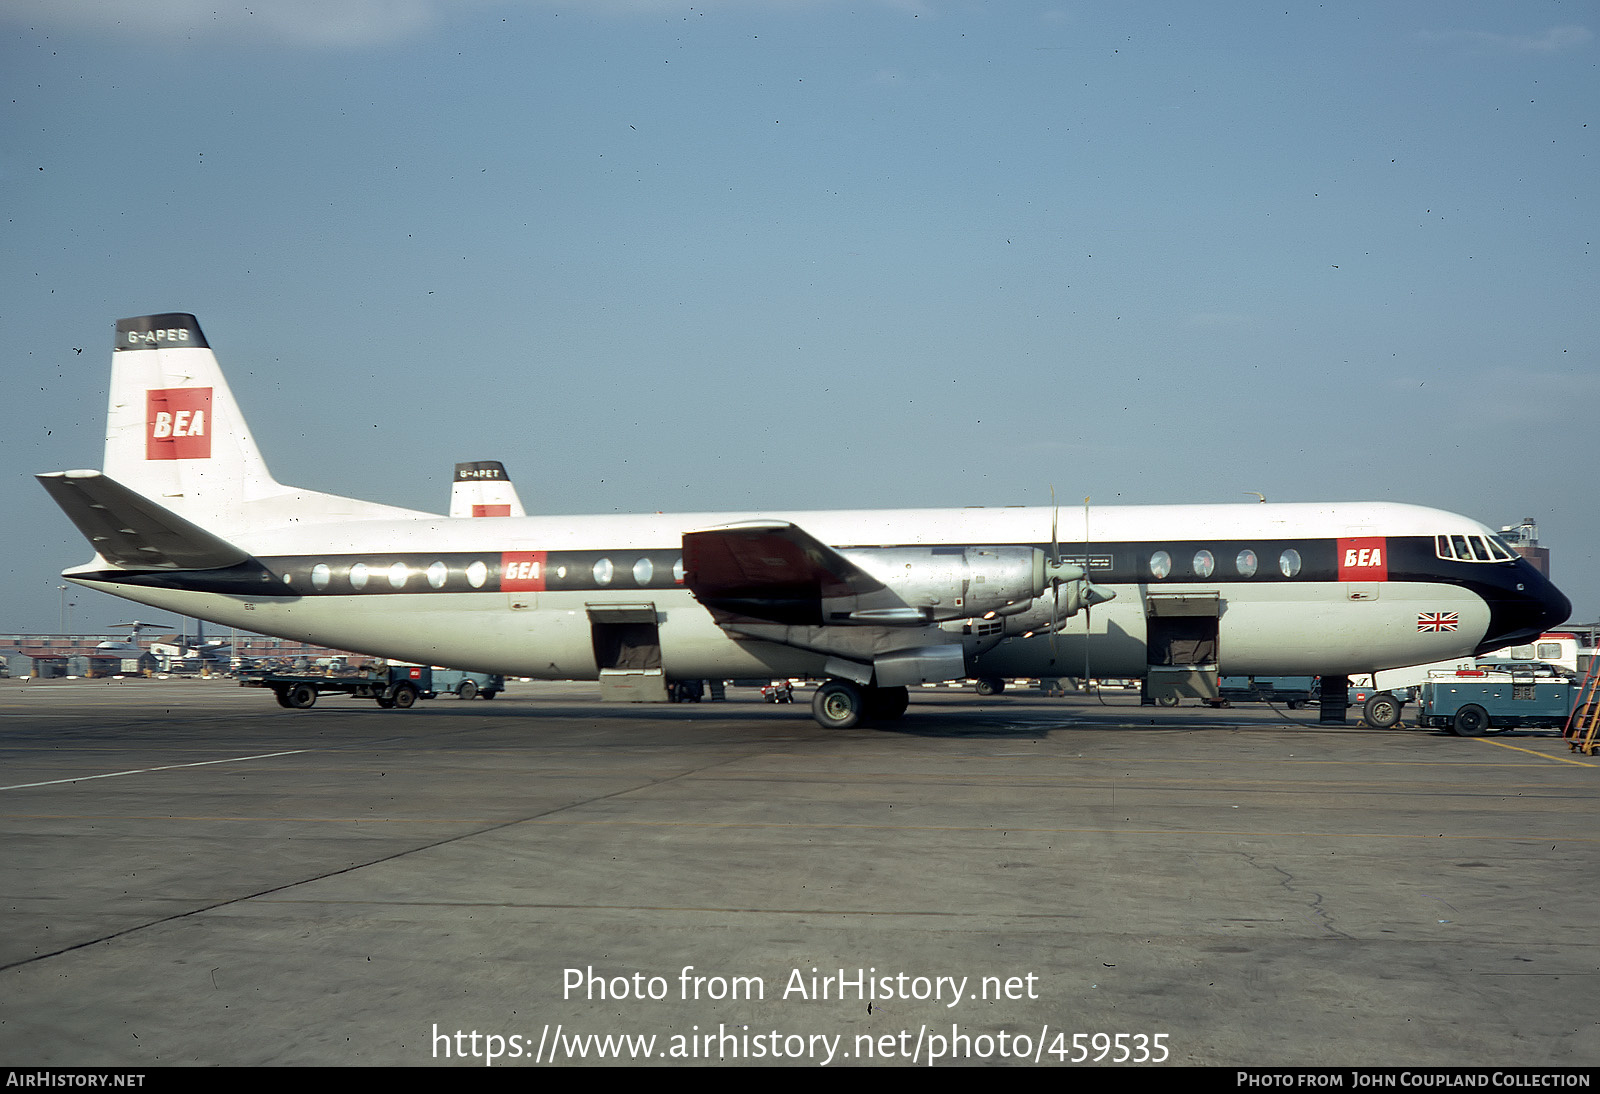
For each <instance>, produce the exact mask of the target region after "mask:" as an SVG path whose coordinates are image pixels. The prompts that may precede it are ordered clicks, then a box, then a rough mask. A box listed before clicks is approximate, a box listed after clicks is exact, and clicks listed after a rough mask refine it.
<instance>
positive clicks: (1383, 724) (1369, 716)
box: [1361, 691, 1401, 729]
mask: <svg viewBox="0 0 1600 1094" xmlns="http://www.w3.org/2000/svg"><path fill="white" fill-rule="evenodd" d="M1400 714H1401V705H1400V700H1398V699H1396V698H1395V697H1394V696H1393V695H1390V694H1389V693H1388V692H1386V691H1380V692H1378V694H1376V695H1369V696H1368V697H1367V702H1366V705H1365V706H1363V707H1362V708H1361V717H1362V720H1363V721H1365V722H1366V723H1367V725H1369V726H1371V727H1372V728H1373V729H1393V728H1394V727H1395V726H1397V725H1399V724H1400Z"/></svg>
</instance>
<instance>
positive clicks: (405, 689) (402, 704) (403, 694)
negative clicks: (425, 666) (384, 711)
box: [391, 684, 417, 710]
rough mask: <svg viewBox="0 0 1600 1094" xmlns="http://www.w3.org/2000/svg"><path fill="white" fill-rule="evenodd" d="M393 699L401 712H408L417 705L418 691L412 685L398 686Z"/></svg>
mask: <svg viewBox="0 0 1600 1094" xmlns="http://www.w3.org/2000/svg"><path fill="white" fill-rule="evenodd" d="M391 698H393V700H394V705H395V706H397V707H399V708H400V709H401V710H408V709H410V708H411V707H414V706H416V704H417V689H416V688H414V687H412V686H411V685H410V684H397V685H396V686H395V689H394V695H393V696H392V697H391Z"/></svg>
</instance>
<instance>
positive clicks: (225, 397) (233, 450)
mask: <svg viewBox="0 0 1600 1094" xmlns="http://www.w3.org/2000/svg"><path fill="white" fill-rule="evenodd" d="M105 473H106V475H107V476H108V477H110V478H112V479H115V480H116V481H117V482H119V483H121V484H122V485H124V486H126V487H128V488H129V489H131V490H133V491H135V492H136V493H139V494H142V495H144V496H145V497H147V498H150V499H151V500H152V501H155V502H157V503H158V504H160V505H161V506H163V507H165V508H167V509H169V510H171V511H172V512H174V513H177V514H178V515H179V516H181V517H183V518H185V519H186V520H189V521H192V522H194V523H195V524H198V525H201V526H202V527H205V528H208V529H211V530H213V531H218V532H221V533H223V534H226V533H227V532H228V531H231V530H239V529H247V528H260V527H272V526H278V525H283V524H289V523H296V522H305V521H312V522H323V521H330V520H348V519H377V518H384V517H407V516H409V517H421V516H428V515H429V514H426V513H417V512H413V511H411V510H407V509H396V508H394V507H391V506H386V505H377V504H374V503H372V502H364V501H357V500H355V499H352V498H341V497H337V496H334V495H331V494H319V493H316V492H314V491H309V490H297V489H295V488H293V487H288V486H284V485H282V484H280V483H279V482H277V481H276V480H275V479H273V477H272V474H271V472H269V471H268V470H267V465H266V462H265V461H264V460H263V459H262V458H261V453H260V451H259V450H258V449H257V448H256V442H255V438H253V437H252V436H251V435H250V427H249V426H248V425H246V424H245V420H244V415H243V414H242V413H241V412H240V410H239V405H238V403H236V402H235V401H234V398H233V392H231V391H230V390H228V382H227V381H226V380H225V379H223V377H222V369H221V367H220V366H219V365H218V364H217V358H216V355H215V354H213V353H212V352H211V347H210V345H209V344H207V342H206V338H205V335H204V334H203V333H202V332H201V330H200V323H199V321H198V320H196V319H195V317H194V316H192V315H187V314H184V313H181V312H173V313H168V314H164V315H141V316H137V317H135V318H132V319H119V320H117V332H116V342H115V344H114V346H113V351H112V355H111V406H110V411H109V415H108V418H107V423H106V456H105Z"/></svg>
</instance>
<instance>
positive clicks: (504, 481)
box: [450, 460, 528, 518]
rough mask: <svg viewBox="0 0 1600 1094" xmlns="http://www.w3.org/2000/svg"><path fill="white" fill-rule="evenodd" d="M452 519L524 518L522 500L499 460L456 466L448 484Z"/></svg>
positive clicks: (525, 513)
mask: <svg viewBox="0 0 1600 1094" xmlns="http://www.w3.org/2000/svg"><path fill="white" fill-rule="evenodd" d="M450 515H451V516H452V517H457V518H460V517H525V516H527V515H528V513H527V510H525V509H523V508H522V499H521V498H519V497H517V488H516V487H515V486H513V485H512V484H511V476H509V475H507V474H506V465H505V464H503V463H501V462H500V461H499V460H477V461H475V462H472V463H458V464H456V472H455V477H454V479H453V480H452V481H451V483H450Z"/></svg>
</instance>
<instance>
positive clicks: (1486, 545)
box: [1433, 535, 1517, 562]
mask: <svg viewBox="0 0 1600 1094" xmlns="http://www.w3.org/2000/svg"><path fill="white" fill-rule="evenodd" d="M1433 551H1434V554H1436V555H1438V556H1439V557H1440V558H1444V559H1450V560H1453V561H1455V562H1510V561H1512V560H1513V559H1515V558H1516V557H1517V556H1516V554H1515V553H1514V552H1513V551H1512V550H1511V548H1510V547H1508V546H1507V545H1506V542H1505V541H1504V540H1502V539H1500V538H1499V537H1498V536H1478V535H1473V536H1463V535H1449V536H1434V537H1433Z"/></svg>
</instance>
